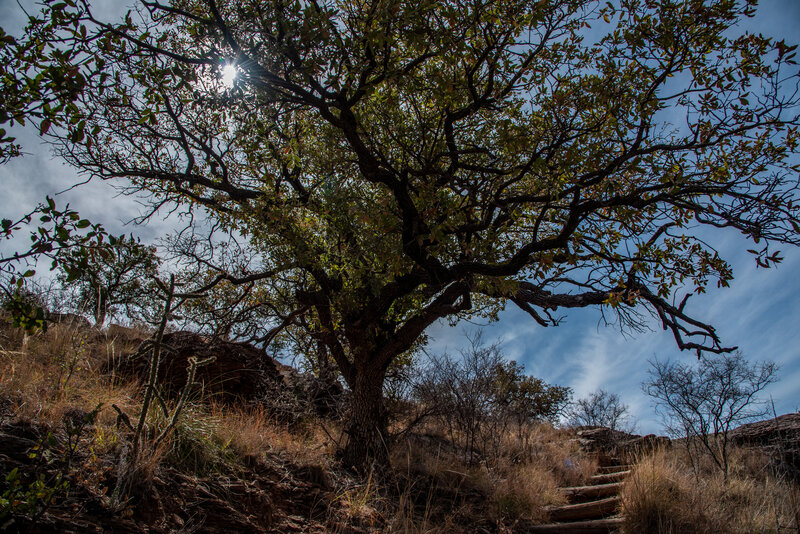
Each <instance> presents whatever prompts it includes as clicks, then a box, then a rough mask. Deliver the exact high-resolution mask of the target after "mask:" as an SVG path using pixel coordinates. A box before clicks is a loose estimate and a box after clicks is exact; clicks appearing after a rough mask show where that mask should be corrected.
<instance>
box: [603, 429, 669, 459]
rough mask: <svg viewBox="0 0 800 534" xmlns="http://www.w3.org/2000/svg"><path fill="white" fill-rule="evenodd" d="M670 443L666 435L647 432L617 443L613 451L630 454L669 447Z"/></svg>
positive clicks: (619, 453)
mask: <svg viewBox="0 0 800 534" xmlns="http://www.w3.org/2000/svg"><path fill="white" fill-rule="evenodd" d="M671 445H672V441H671V440H670V439H669V438H668V437H666V436H656V435H655V434H648V435H646V436H639V437H635V438H633V439H629V440H627V441H623V442H621V443H619V444H617V446H616V448H615V451H614V452H615V454H616V455H617V456H630V455H637V454H642V453H649V452H653V451H654V450H656V449H660V448H666V447H670V446H671Z"/></svg>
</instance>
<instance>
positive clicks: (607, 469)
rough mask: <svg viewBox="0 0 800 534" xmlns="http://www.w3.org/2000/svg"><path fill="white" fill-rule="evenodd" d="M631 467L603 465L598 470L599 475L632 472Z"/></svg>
mask: <svg viewBox="0 0 800 534" xmlns="http://www.w3.org/2000/svg"><path fill="white" fill-rule="evenodd" d="M630 469H631V466H629V465H603V466H600V467H598V468H597V472H598V473H618V472H620V471H630Z"/></svg>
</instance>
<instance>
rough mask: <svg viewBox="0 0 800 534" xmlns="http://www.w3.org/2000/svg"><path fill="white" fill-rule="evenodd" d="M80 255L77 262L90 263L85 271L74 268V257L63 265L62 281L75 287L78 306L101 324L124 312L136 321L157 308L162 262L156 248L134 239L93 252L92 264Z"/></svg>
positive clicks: (75, 302)
mask: <svg viewBox="0 0 800 534" xmlns="http://www.w3.org/2000/svg"><path fill="white" fill-rule="evenodd" d="M76 254H79V255H76V256H75V261H77V260H78V259H80V260H82V261H85V262H86V263H85V266H84V268H83V269H80V270H78V269H72V268H71V265H72V259H73V258H72V256H69V257H68V259H67V260H65V261H64V262H62V264H61V265H59V267H60V269H61V274H60V275H59V280H60V281H61V282H62V283H63V284H64V285H65V286H66V287H68V288H74V304H75V307H76V308H77V309H79V310H86V311H89V312H90V313H92V315H93V316H94V320H95V323H96V324H97V325H102V324H103V323H104V322H105V320H106V318H107V317H108V316H109V315H110V316H114V315H116V314H117V313H119V312H120V311H124V313H125V315H126V316H127V317H128V318H130V319H135V318H138V317H140V316H142V314H143V313H147V310H148V309H151V308H153V305H154V300H153V298H152V296H153V291H152V289H153V288H152V281H153V279H154V278H155V276H156V274H157V271H158V266H159V265H160V263H161V260H160V259H159V258H158V256H157V255H156V251H155V247H149V246H145V245H142V244H141V243H140V242H139V240H137V239H133V238H132V237H131V238H127V239H126V238H121V239H120V240H119V241H117V242H116V243H115V244H114V245H113V246H109V247H105V248H102V249H98V250H95V251H92V253H91V254H90V255H89V257H88V261H86V259H85V251H77V252H76ZM151 311H152V310H151Z"/></svg>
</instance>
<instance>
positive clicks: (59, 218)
mask: <svg viewBox="0 0 800 534" xmlns="http://www.w3.org/2000/svg"><path fill="white" fill-rule="evenodd" d="M34 219H35V221H34ZM31 223H34V224H37V225H38V226H35V228H34V229H32V230H30V233H29V237H30V245H29V247H28V249H27V250H24V251H17V252H14V253H12V254H9V255H6V256H0V279H2V283H0V290H2V292H3V293H5V297H6V298H5V299H4V307H5V309H6V310H7V311H9V312H10V314H11V318H12V320H13V322H14V325H15V326H20V327H22V328H25V329H26V330H28V331H33V330H36V329H44V328H46V326H47V322H46V313H45V310H44V308H43V307H42V306H41V305H40V304H38V303H35V302H33V301H31V300H30V299H27V298H25V292H24V290H23V289H24V287H25V283H26V280H28V279H31V278H32V277H33V276H35V275H36V269H35V267H36V262H38V261H40V260H42V259H45V258H46V259H48V260H50V269H51V270H54V269H57V268H58V269H60V270H61V271H62V272H63V273H64V276H65V280H69V281H71V280H74V279H76V278H78V277H79V276H81V273H83V272H84V271H85V270H86V269H87V268H88V266H89V263H90V259H91V258H92V257H93V255H94V254H97V253H98V250H102V249H103V248H104V247H105V246H106V245H107V244H108V245H112V246H113V245H115V244H116V243H117V242H118V241H119V239H118V238H116V237H114V236H110V235H109V234H108V233H107V232H106V231H105V229H104V228H103V227H102V226H101V225H99V224H92V223H91V222H89V221H88V220H87V219H82V218H81V217H80V215H78V213H77V212H76V211H74V210H72V209H70V207H69V205H67V206H65V207H64V208H63V209H59V208H57V207H56V203H55V201H54V200H53V199H52V198H50V197H47V201H46V203H44V204H40V205H39V206H37V207H36V209H34V210H33V211H32V212H30V213H28V214H27V215H25V216H23V217H21V218H20V219H18V220H16V221H12V220H10V219H3V220H2V221H1V222H0V226H1V227H0V239H3V240H11V239H12V238H14V237H15V233H17V232H19V231H20V230H22V229H23V228H24V227H26V226H28V225H30V224H31ZM21 266H24V269H25V270H24V271H23V270H22V268H21Z"/></svg>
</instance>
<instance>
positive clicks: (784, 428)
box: [728, 413, 800, 482]
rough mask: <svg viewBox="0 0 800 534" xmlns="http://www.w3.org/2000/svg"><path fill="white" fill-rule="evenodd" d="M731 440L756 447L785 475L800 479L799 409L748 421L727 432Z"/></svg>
mask: <svg viewBox="0 0 800 534" xmlns="http://www.w3.org/2000/svg"><path fill="white" fill-rule="evenodd" d="M728 438H729V439H730V440H731V443H733V444H735V445H739V446H750V447H758V448H759V449H761V450H762V451H764V452H765V453H767V454H768V455H769V456H770V457H771V458H772V460H773V461H774V463H775V464H776V466H777V467H778V468H779V469H780V470H781V471H783V472H784V473H785V474H786V475H788V476H789V477H791V478H793V479H794V480H795V481H797V482H800V413H788V414H784V415H780V416H778V417H774V418H772V419H767V420H765V421H758V422H756V423H749V424H746V425H742V426H740V427H738V428H735V429H733V430H731V431H730V432H729V433H728Z"/></svg>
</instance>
